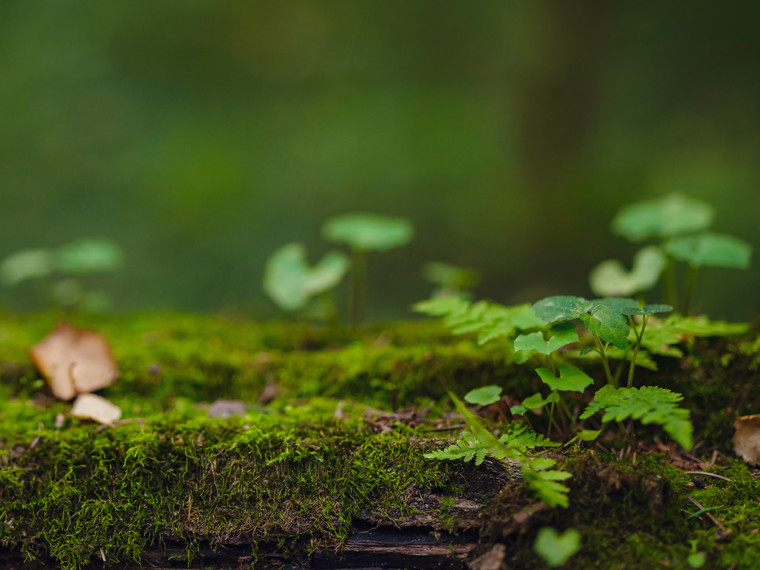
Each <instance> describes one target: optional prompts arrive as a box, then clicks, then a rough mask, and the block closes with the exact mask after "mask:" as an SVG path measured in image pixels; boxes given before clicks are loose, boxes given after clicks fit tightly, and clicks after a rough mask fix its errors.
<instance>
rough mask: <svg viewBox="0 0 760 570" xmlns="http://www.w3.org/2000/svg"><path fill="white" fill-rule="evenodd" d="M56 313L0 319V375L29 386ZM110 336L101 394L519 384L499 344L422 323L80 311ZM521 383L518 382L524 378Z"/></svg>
mask: <svg viewBox="0 0 760 570" xmlns="http://www.w3.org/2000/svg"><path fill="white" fill-rule="evenodd" d="M55 322H56V317H55V316H51V315H40V316H35V317H30V320H28V321H27V320H24V321H20V320H19V319H5V320H3V321H0V338H5V339H7V341H6V342H3V343H0V363H2V370H3V374H2V377H3V379H5V381H6V382H9V383H12V385H13V390H14V391H15V392H16V393H18V392H24V391H26V392H28V391H29V389H30V386H32V385H33V379H34V378H37V377H38V375H37V373H36V372H35V371H34V369H33V367H32V365H31V362H30V361H29V358H28V356H27V354H26V350H27V348H28V347H29V346H31V345H32V344H34V343H36V342H37V341H39V340H40V339H41V338H42V337H43V336H44V335H45V334H46V333H47V332H48V331H49V330H50V328H52V326H53V325H54V323H55ZM75 324H77V325H79V326H89V327H94V328H96V329H97V330H99V331H101V332H102V333H103V334H104V335H105V336H106V338H108V339H109V341H110V343H111V345H112V347H113V351H114V354H115V356H116V358H117V360H118V362H119V367H120V371H121V374H120V379H119V382H118V383H117V384H115V385H114V386H112V387H110V388H109V389H107V390H106V391H104V392H103V394H104V395H105V396H107V397H118V396H121V395H126V396H129V397H139V396H145V397H150V398H153V399H159V400H164V401H166V400H170V399H171V398H173V397H184V398H188V399H190V400H194V401H212V400H215V399H217V398H222V397H224V398H233V399H234V398H237V399H242V400H245V401H256V399H257V398H258V397H259V396H260V395H261V393H262V391H263V390H264V387H265V386H266V385H267V384H275V385H276V386H277V388H278V390H279V392H280V393H281V394H282V396H283V397H285V398H310V397H312V396H315V395H323V396H332V397H336V398H346V399H356V400H361V401H362V402H364V403H366V404H369V405H373V406H376V407H381V408H386V409H387V408H390V407H391V406H392V404H394V403H395V404H396V405H398V406H406V405H412V404H415V403H418V402H420V401H422V400H424V399H427V398H439V397H441V396H442V395H443V394H444V390H443V384H442V381H444V382H446V383H447V384H448V385H449V386H450V387H451V388H452V389H454V390H456V391H458V392H459V391H463V392H464V391H467V390H469V389H471V388H473V387H477V386H479V385H481V384H482V382H483V381H484V380H488V381H491V382H499V383H502V384H506V385H509V384H510V383H511V384H512V385H513V386H514V387H515V391H516V393H518V394H521V393H522V392H524V391H525V388H521V387H520V383H519V382H514V381H513V379H515V377H516V376H520V375H521V376H522V378H524V377H525V375H527V374H529V373H530V371H529V370H523V371H521V372H520V373H519V374H517V375H516V374H515V373H516V369H515V367H514V366H512V365H511V364H510V363H508V362H507V361H506V357H505V354H507V352H506V351H505V350H504V349H503V347H500V346H499V345H498V343H495V344H494V345H493V346H491V347H488V348H485V349H484V348H482V347H478V346H476V345H475V343H474V342H473V341H472V340H471V339H464V340H463V339H461V338H456V339H452V338H451V337H450V335H448V333H446V331H445V330H443V329H442V328H441V327H440V326H438V325H434V324H431V323H429V322H419V323H405V324H403V325H389V326H384V327H382V326H378V327H374V328H367V329H364V330H363V332H362V333H361V335H360V336H358V337H357V336H353V335H351V334H350V333H348V332H347V331H344V330H342V329H341V330H338V331H330V330H326V329H318V328H314V327H308V326H304V325H289V326H285V325H282V324H263V325H262V324H253V323H246V322H236V321H229V320H226V319H222V318H212V317H192V318H190V317H187V316H184V317H183V316H175V315H145V316H138V317H134V318H124V317H111V318H105V317H99V318H97V319H96V318H95V317H86V316H80V317H77V318H76V319H75ZM523 385H524V383H523Z"/></svg>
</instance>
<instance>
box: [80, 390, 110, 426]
mask: <svg viewBox="0 0 760 570" xmlns="http://www.w3.org/2000/svg"><path fill="white" fill-rule="evenodd" d="M69 414H70V415H71V416H72V417H75V418H80V419H83V420H94V421H96V422H98V423H101V424H107V425H112V424H113V423H114V422H115V421H116V420H118V419H119V418H120V417H121V408H120V407H119V406H116V405H114V404H112V403H111V402H109V401H108V400H106V399H105V398H101V397H100V396H97V395H95V394H80V395H79V396H78V397H77V399H76V400H74V407H72V408H71V412H69Z"/></svg>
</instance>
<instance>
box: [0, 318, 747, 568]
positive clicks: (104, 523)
mask: <svg viewBox="0 0 760 570" xmlns="http://www.w3.org/2000/svg"><path fill="white" fill-rule="evenodd" d="M57 318H58V316H57V315H32V316H29V317H24V318H18V317H5V318H1V319H0V397H2V399H0V543H2V544H3V545H5V546H7V547H11V548H13V549H16V550H18V551H21V552H23V553H24V555H25V556H27V557H28V558H35V557H42V558H45V557H52V560H53V562H54V563H56V564H60V565H62V566H64V567H72V568H73V567H81V566H83V565H85V564H87V563H89V562H92V561H97V560H98V559H100V558H101V552H102V556H105V558H106V561H107V563H108V564H115V563H118V562H120V561H138V560H139V559H140V555H141V553H142V552H143V550H144V549H145V548H146V547H147V546H149V545H151V544H154V545H155V544H157V545H161V544H162V543H164V542H166V541H177V542H178V543H180V544H182V545H183V547H184V550H185V552H184V556H185V557H192V556H193V555H194V553H195V552H196V551H197V550H198V549H199V548H200V544H201V543H206V542H208V543H210V544H211V545H212V547H213V546H219V545H222V544H231V543H244V544H247V545H250V549H251V553H252V555H253V556H255V555H256V553H257V552H259V550H260V548H261V547H262V545H271V544H275V545H277V544H279V550H280V551H281V552H282V553H283V554H284V555H286V556H288V557H289V558H290V559H292V560H300V561H306V560H307V559H308V558H309V556H310V554H311V553H312V552H314V551H315V550H318V549H322V550H324V549H335V548H339V547H340V545H341V544H342V543H343V541H345V539H346V537H347V536H348V535H349V534H350V532H351V524H352V522H353V521H355V520H356V518H357V517H358V516H359V514H360V513H361V512H363V511H364V510H368V509H371V510H372V511H374V512H375V513H377V516H378V517H380V518H382V519H383V520H384V521H385V522H387V523H390V522H393V521H403V520H404V519H405V518H406V517H410V516H412V515H414V514H415V513H417V511H418V510H420V509H421V508H423V507H421V506H420V503H419V502H415V500H413V499H414V497H416V496H418V495H419V494H420V493H423V492H425V493H430V492H434V493H433V494H434V495H435V497H437V498H436V500H435V501H431V502H430V503H429V506H428V507H424V508H425V509H429V510H430V514H431V517H430V520H432V521H434V522H433V523H431V524H432V527H431V528H432V529H434V530H436V531H442V530H448V531H451V532H459V531H464V530H468V529H476V530H477V531H479V532H480V535H481V541H482V548H483V550H486V549H487V548H488V547H489V546H490V545H492V544H493V543H494V542H503V543H506V544H507V545H508V550H509V552H511V553H513V554H511V555H510V556H511V558H510V560H508V561H507V563H508V564H509V565H510V566H511V565H514V566H516V567H526V568H532V567H540V565H541V563H540V560H538V559H537V557H536V555H535V554H534V553H533V550H532V545H533V540H534V539H535V535H536V533H537V532H538V529H540V528H541V527H542V526H548V525H551V526H554V527H555V528H557V529H559V530H564V529H565V528H568V527H571V526H572V527H575V528H578V529H579V530H580V531H581V533H582V536H583V542H582V544H583V546H582V550H581V551H580V552H579V553H578V554H577V555H576V556H575V557H574V558H573V559H572V560H571V563H570V565H569V566H570V567H576V568H588V567H600V568H616V567H619V566H620V564H621V563H625V565H626V567H628V568H650V567H659V566H660V565H666V566H669V567H675V568H680V567H685V564H686V562H685V560H686V557H687V556H688V554H689V552H690V545H689V540H697V541H698V549H699V550H700V551H703V552H705V554H706V555H707V559H708V563H709V564H711V565H713V566H714V567H724V566H729V565H730V563H732V562H733V560H739V561H741V564H742V566H746V567H754V566H760V560H756V558H758V557H760V555H757V554H755V553H756V552H760V548H758V547H759V546H760V545H758V544H757V541H758V535H759V534H760V532H755V530H756V528H757V525H756V524H755V521H757V520H760V512H758V511H760V503H758V500H757V497H758V496H760V488H758V483H757V481H756V480H755V479H754V478H753V476H752V474H751V472H750V471H749V470H748V469H747V467H746V466H745V465H744V464H743V463H742V462H741V461H732V460H724V461H723V462H722V463H721V465H719V466H717V467H715V469H716V470H717V471H718V472H720V473H721V474H723V475H725V476H727V477H729V478H731V479H732V480H733V481H732V482H725V481H721V480H718V479H713V478H705V481H706V483H707V487H706V488H704V489H700V488H698V487H695V486H693V482H692V476H690V475H687V474H685V473H684V471H683V470H681V469H678V468H675V467H673V466H672V465H671V464H669V463H668V462H667V461H662V460H660V459H659V458H657V457H656V456H644V455H641V456H639V458H638V464H637V465H636V466H633V465H630V459H629V460H627V461H625V460H624V461H618V460H615V459H613V458H612V457H609V456H605V455H600V454H595V453H592V452H589V451H579V450H575V451H570V452H567V453H566V454H565V455H564V456H562V458H561V459H562V461H563V462H564V465H563V466H562V468H563V469H566V470H568V471H570V472H572V473H573V474H574V476H573V478H572V479H570V480H569V481H568V483H569V486H570V487H571V494H570V504H571V506H570V508H568V509H555V510H550V509H542V508H538V507H536V501H535V498H534V497H533V495H532V494H531V493H530V491H529V489H528V488H527V485H525V484H524V483H523V482H521V480H519V479H512V480H508V479H507V478H506V477H505V475H504V473H503V471H502V472H499V473H496V474H494V473H495V472H494V469H495V467H494V465H495V464H493V463H491V464H490V467H489V464H488V462H487V464H486V465H484V466H481V468H475V467H474V466H472V465H469V464H467V465H463V464H461V463H450V462H438V461H435V460H425V459H423V457H422V452H423V450H425V449H429V448H430V447H431V446H433V445H437V444H438V442H437V441H433V436H432V435H431V434H430V433H426V432H424V431H422V430H416V429H412V428H409V427H406V426H401V425H395V426H393V425H387V426H385V427H387V428H392V429H391V430H390V431H388V432H386V433H375V430H374V428H373V427H372V424H369V423H367V422H365V421H363V419H362V418H363V414H364V406H365V405H371V406H373V407H378V408H382V409H386V410H388V409H390V408H391V407H393V406H394V404H395V406H396V407H403V406H407V405H412V404H417V405H420V404H422V403H431V404H433V406H434V407H435V406H436V405H438V404H439V403H440V402H441V401H442V400H443V401H444V402H445V399H443V396H444V395H445V392H444V384H445V385H446V386H448V387H449V388H451V389H452V390H453V391H454V392H455V393H458V394H463V393H465V392H466V391H467V390H469V389H470V388H474V387H479V386H482V385H486V384H499V385H500V386H503V387H504V389H505V390H504V391H505V393H507V394H510V395H513V396H516V397H518V398H519V397H524V396H527V395H529V394H531V393H533V392H534V391H535V390H536V387H537V386H536V383H537V379H536V377H535V374H534V373H533V371H532V368H531V367H530V366H522V367H518V366H516V365H515V364H514V363H513V362H512V361H511V359H510V357H509V356H508V351H506V350H504V347H503V346H500V345H499V344H498V343H493V344H489V345H487V346H486V347H478V346H477V345H476V344H475V343H474V341H473V340H472V339H470V338H467V337H452V336H450V335H449V334H448V333H447V332H446V331H445V330H444V329H442V328H441V327H439V326H438V325H436V324H434V323H430V322H419V323H402V324H396V325H384V326H376V327H372V328H367V329H363V331H362V332H361V333H359V334H357V335H355V334H354V333H352V332H350V331H347V330H329V329H321V328H317V327H312V326H307V325H296V324H288V325H283V324H255V323H247V322H239V321H232V320H229V319H223V318H215V317H195V316H186V315H138V316H134V317H108V318H106V317H94V316H81V315H79V316H77V317H76V318H75V319H73V320H74V321H75V324H77V325H80V326H87V327H91V328H95V329H97V330H100V331H101V332H103V333H104V334H105V336H106V337H107V338H108V339H109V341H110V342H111V344H112V346H113V350H114V353H115V355H116V357H117V360H118V362H119V366H120V370H121V377H120V379H119V381H118V382H117V383H116V384H114V385H113V386H112V387H110V388H108V389H106V390H103V391H101V393H102V394H103V395H105V396H107V397H109V398H110V399H112V400H113V401H114V402H115V403H116V404H118V405H119V406H121V407H122V409H123V410H124V417H125V418H127V419H129V420H133V423H128V424H125V425H120V426H118V427H116V428H109V429H100V428H97V427H95V426H93V425H92V424H88V423H86V422H79V421H78V420H71V419H67V420H66V423H65V424H64V425H63V427H62V428H56V427H55V418H56V415H57V414H59V413H65V412H66V411H67V410H68V409H69V404H66V403H60V402H58V403H55V402H46V403H45V404H44V406H42V407H40V403H41V402H45V401H44V400H42V399H40V398H39V397H35V396H38V394H37V392H38V391H39V386H40V382H39V376H38V374H37V373H36V372H35V371H34V369H33V367H32V365H31V363H30V361H29V359H28V356H27V354H26V350H27V348H28V347H29V346H30V345H31V344H33V343H35V342H37V341H38V340H39V339H40V338H42V337H43V336H44V335H45V334H46V333H47V332H48V331H49V330H50V329H51V328H52V326H53V325H54V324H55V322H56V320H57ZM689 348H690V350H689V351H688V355H687V357H686V358H685V359H682V360H676V359H661V360H659V361H658V366H659V372H657V373H655V372H646V371H640V372H639V376H638V378H637V383H643V384H646V383H653V384H657V385H661V386H665V387H669V388H672V389H674V390H677V391H680V392H683V393H684V394H685V396H686V399H685V405H687V406H688V407H690V408H691V410H692V414H693V418H694V420H695V424H696V426H695V427H696V434H697V439H698V440H699V441H701V442H703V443H702V445H703V446H705V447H703V448H701V449H705V448H706V446H708V445H717V446H719V447H720V448H721V449H723V450H724V451H728V450H729V449H730V437H731V435H732V424H733V419H734V418H735V416H736V415H737V414H740V413H747V412H750V411H752V410H753V407H755V406H757V405H760V386H756V385H755V384H756V383H754V382H752V379H753V376H752V374H753V372H751V371H748V370H749V368H750V366H751V364H752V362H754V361H755V360H756V359H757V355H756V352H757V344H756V343H754V341H753V340H747V339H744V340H739V341H715V340H699V341H696V342H695V343H694V344H693V346H692V347H689ZM727 354H729V355H733V356H731V357H730V358H729V357H727V356H726V355H727ZM267 385H270V386H276V387H277V389H278V391H279V397H278V398H277V399H276V400H275V401H274V402H273V403H272V404H270V405H268V406H267V407H266V408H264V407H261V406H258V405H256V402H257V400H258V399H259V396H260V395H261V393H262V391H263V390H264V387H265V386H267ZM220 397H224V398H231V399H241V400H244V401H245V402H247V403H248V404H249V411H250V413H249V414H248V415H247V416H245V417H239V418H230V419H212V418H209V417H208V414H207V413H206V411H205V407H203V406H202V405H199V403H201V402H210V401H212V400H214V399H216V398H220ZM338 401H342V402H344V403H343V404H341V406H342V411H343V413H342V416H343V418H344V419H342V420H341V421H337V420H335V419H334V417H333V416H334V414H335V412H336V409H337V407H338ZM353 402H360V403H353ZM444 406H445V404H444ZM637 429H638V430H639V431H638V432H637V436H638V437H641V438H643V439H644V440H645V441H649V439H648V437H649V435H648V434H649V431H648V428H642V427H640V426H639V427H637ZM456 435H458V434H456V433H452V437H456ZM699 452H700V448H698V449H697V450H696V453H699ZM496 467H498V466H496ZM689 496H693V497H694V498H695V499H696V500H698V501H699V502H700V503H701V504H703V505H704V506H705V507H719V508H717V509H715V510H714V511H710V512H711V513H712V514H713V515H714V516H716V517H718V519H719V520H721V524H723V525H724V526H725V527H726V528H728V529H730V531H731V532H730V533H729V534H728V535H727V536H725V537H722V538H719V537H716V534H715V525H714V524H713V523H711V522H710V521H709V520H706V517H704V516H702V517H692V518H689V515H690V514H692V513H694V512H695V511H696V510H697V507H695V506H694V505H693V504H692V503H691V502H690V501H689V499H688V497H689ZM463 497H467V498H470V499H474V500H477V501H478V502H482V503H484V504H487V506H486V507H485V508H484V509H483V510H482V511H481V513H480V516H479V518H477V519H472V518H463V515H462V514H461V511H458V510H457V507H456V505H457V499H460V498H463Z"/></svg>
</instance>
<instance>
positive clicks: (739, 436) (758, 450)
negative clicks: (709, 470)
mask: <svg viewBox="0 0 760 570" xmlns="http://www.w3.org/2000/svg"><path fill="white" fill-rule="evenodd" d="M734 428H735V429H736V433H734V451H736V455H738V456H740V457H741V458H742V459H744V461H746V462H747V463H754V464H760V414H753V415H751V416H742V417H740V418H736V421H735V422H734Z"/></svg>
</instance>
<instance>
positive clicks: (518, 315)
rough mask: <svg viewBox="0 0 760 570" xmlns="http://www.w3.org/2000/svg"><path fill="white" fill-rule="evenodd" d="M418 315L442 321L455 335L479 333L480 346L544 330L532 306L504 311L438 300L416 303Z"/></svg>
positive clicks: (495, 305)
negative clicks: (540, 329) (495, 340)
mask: <svg viewBox="0 0 760 570" xmlns="http://www.w3.org/2000/svg"><path fill="white" fill-rule="evenodd" d="M412 308H413V309H414V310H415V311H417V312H418V313H423V314H426V315H430V316H433V317H442V318H443V323H444V324H445V325H446V326H447V327H449V328H450V329H451V330H452V332H453V333H454V334H466V333H478V344H479V345H483V344H485V343H486V342H488V341H490V340H493V339H496V338H504V337H510V336H513V335H514V333H515V331H517V330H518V329H520V330H526V329H533V328H540V327H543V326H544V325H545V324H546V323H544V321H542V320H541V319H539V318H538V317H537V316H536V315H535V313H534V312H533V310H532V309H531V307H530V305H528V304H524V305H517V306H514V307H505V306H504V305H500V304H498V303H491V302H488V301H478V302H476V303H470V302H469V301H466V300H464V299H462V298H461V297H437V298H434V299H428V300H427V301H421V302H419V303H416V304H415V305H414V306H413V307H412Z"/></svg>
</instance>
